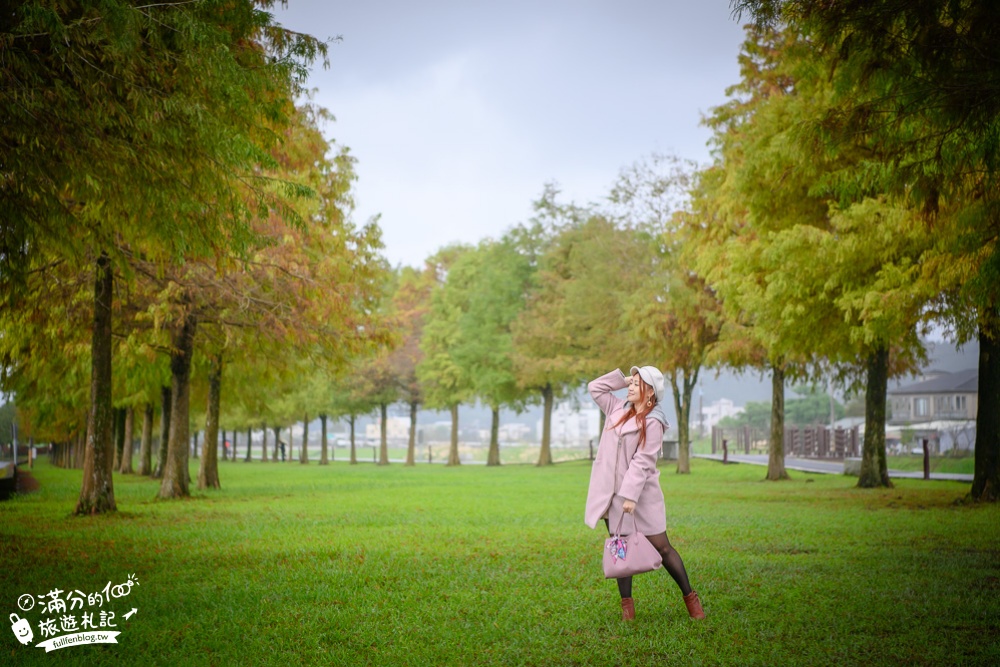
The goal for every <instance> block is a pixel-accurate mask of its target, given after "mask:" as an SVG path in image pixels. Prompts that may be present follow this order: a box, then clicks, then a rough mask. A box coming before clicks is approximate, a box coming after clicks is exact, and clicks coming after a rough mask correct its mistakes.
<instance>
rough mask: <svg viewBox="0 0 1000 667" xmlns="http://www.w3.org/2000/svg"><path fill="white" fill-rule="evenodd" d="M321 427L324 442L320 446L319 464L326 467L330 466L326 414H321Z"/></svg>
mask: <svg viewBox="0 0 1000 667" xmlns="http://www.w3.org/2000/svg"><path fill="white" fill-rule="evenodd" d="M319 427H320V437H322V438H323V442H322V443H321V444H320V447H319V464H320V465H321V466H325V465H329V463H330V458H329V451H327V449H328V443H327V435H326V413H320V415H319Z"/></svg>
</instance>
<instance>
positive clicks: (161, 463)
mask: <svg viewBox="0 0 1000 667" xmlns="http://www.w3.org/2000/svg"><path fill="white" fill-rule="evenodd" d="M160 402H161V403H162V407H161V409H160V446H159V448H158V452H157V455H156V468H154V469H153V477H156V478H160V477H163V469H164V468H165V467H166V466H167V443H168V442H170V413H171V411H172V410H171V408H172V407H173V397H172V396H171V393H170V387H160Z"/></svg>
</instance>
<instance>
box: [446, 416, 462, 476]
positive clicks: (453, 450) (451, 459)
mask: <svg viewBox="0 0 1000 667" xmlns="http://www.w3.org/2000/svg"><path fill="white" fill-rule="evenodd" d="M461 463H462V459H461V458H459V456H458V403H455V404H454V405H452V406H451V446H450V447H449V448H448V465H450V466H457V465H461Z"/></svg>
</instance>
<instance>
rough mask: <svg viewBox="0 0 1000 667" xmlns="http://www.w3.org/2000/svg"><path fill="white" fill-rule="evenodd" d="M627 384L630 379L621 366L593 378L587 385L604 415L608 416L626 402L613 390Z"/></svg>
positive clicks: (622, 387)
mask: <svg viewBox="0 0 1000 667" xmlns="http://www.w3.org/2000/svg"><path fill="white" fill-rule="evenodd" d="M627 386H628V380H627V379H626V378H625V374H624V373H622V371H621V369H620V368H616V369H615V370H613V371H611V372H610V373H607V374H605V375H602V376H601V377H599V378H597V379H596V380H591V382H590V384H588V385H587V390H588V391H589V392H590V397H591V398H593V399H594V402H595V403H597V406H598V407H599V408H601V411H602V412H604V415H605V416H608V415H610V414H611V411H612V410H614V409H615V408H616V407H618V406H619V405H621V404H622V403H624V402H625V401H623V400H622V399H620V398H618V397H617V396H615V395H613V394H612V393H611V392H613V391H616V390H618V389H624V388H625V387H627Z"/></svg>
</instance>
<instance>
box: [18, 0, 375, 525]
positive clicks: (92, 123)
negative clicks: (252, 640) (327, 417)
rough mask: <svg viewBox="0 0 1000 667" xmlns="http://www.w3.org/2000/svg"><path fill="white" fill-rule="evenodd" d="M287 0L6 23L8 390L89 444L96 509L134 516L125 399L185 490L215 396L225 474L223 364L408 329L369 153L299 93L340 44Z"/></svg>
mask: <svg viewBox="0 0 1000 667" xmlns="http://www.w3.org/2000/svg"><path fill="white" fill-rule="evenodd" d="M272 4H273V3H272V2H271V0H255V1H251V0H236V1H233V0H225V1H219V2H216V1H213V0H206V1H205V2H197V3H191V2H163V3H153V4H142V3H133V2H126V1H122V0H102V2H80V3H68V4H67V3H52V2H47V1H45V0H22V1H19V2H15V3H11V5H10V6H9V7H8V8H7V9H5V10H4V13H3V15H2V16H0V47H2V49H3V58H2V59H0V71H2V76H3V86H2V87H0V110H2V111H0V115H2V116H3V118H4V123H3V125H2V126H0V146H2V150H3V154H2V156H0V219H2V221H3V222H2V224H3V233H2V236H0V238H2V247H0V281H2V292H0V294H2V299H3V307H2V309H0V318H2V328H0V331H2V337H0V352H2V355H3V357H2V358H3V374H4V375H3V383H4V389H5V390H7V391H11V392H13V393H14V394H15V395H16V399H17V405H18V409H19V412H20V413H21V418H22V420H23V421H24V422H25V423H26V425H27V426H28V428H26V429H25V430H24V433H23V435H24V436H33V437H34V438H35V439H36V440H51V441H60V442H68V441H80V440H82V441H83V443H82V447H81V450H80V456H81V458H82V465H83V469H84V475H83V483H82V488H81V493H80V499H79V502H78V505H77V510H76V511H77V512H78V513H99V512H105V511H109V510H114V509H115V500H114V490H113V483H112V475H111V470H112V466H113V463H114V451H115V450H114V447H113V443H112V432H113V420H114V416H113V415H114V408H115V407H116V406H117V407H119V408H122V409H124V410H125V415H126V417H125V418H126V420H127V421H126V423H127V424H129V425H132V423H133V413H134V412H136V411H137V412H138V413H139V414H142V415H143V417H142V419H143V427H142V432H143V434H144V435H143V443H144V449H143V451H142V455H141V456H140V463H139V469H140V471H141V472H146V473H150V474H155V475H157V476H158V477H160V478H162V483H161V486H160V496H161V497H177V496H184V495H187V494H188V492H189V487H188V485H189V479H188V465H187V456H188V441H189V425H190V416H191V415H190V405H191V401H192V399H194V400H196V401H197V402H201V401H204V402H201V404H202V405H208V409H207V413H208V418H207V422H206V428H205V452H206V456H204V457H202V462H201V466H202V469H201V473H200V474H199V480H198V483H199V486H202V487H205V486H208V487H210V486H217V485H218V473H217V469H216V467H215V451H216V447H215V445H216V439H217V431H218V414H219V408H218V406H219V396H220V387H221V378H222V377H223V374H224V373H225V374H226V377H227V379H228V380H229V381H231V382H234V383H246V384H259V383H261V382H262V381H266V379H267V378H272V377H273V378H276V379H279V380H280V379H282V378H286V377H288V376H290V375H291V374H293V373H294V370H295V368H296V367H297V366H302V365H303V364H305V363H306V361H307V360H309V361H311V362H312V363H311V365H322V366H323V367H324V368H325V369H326V370H327V371H328V372H329V373H331V374H333V373H336V372H340V371H342V370H343V369H345V368H346V367H347V366H348V360H349V359H352V358H353V357H354V356H356V355H357V354H360V353H363V352H364V351H365V350H368V349H373V348H375V347H377V346H378V345H380V344H384V343H385V342H387V341H388V340H389V339H390V334H389V332H388V330H387V328H386V327H385V326H384V325H383V324H382V323H381V321H380V320H379V317H378V315H377V304H378V297H379V290H380V289H381V285H382V283H383V279H382V276H383V274H384V273H385V266H384V261H383V260H382V259H381V258H380V257H379V256H378V254H377V251H378V248H379V247H380V239H379V230H378V227H377V225H375V224H368V225H363V226H361V227H357V226H355V225H354V224H353V223H352V222H351V221H350V220H349V217H348V213H349V211H350V208H351V200H350V183H351V181H352V180H353V178H354V176H353V167H352V162H353V159H352V158H351V156H350V155H349V154H348V153H347V151H346V150H345V149H341V148H338V147H336V146H333V145H331V144H330V143H329V142H328V141H327V140H326V139H324V137H323V134H322V132H321V123H322V122H323V121H324V118H325V113H324V112H323V111H322V110H320V109H316V108H315V107H313V106H312V105H310V104H309V103H308V97H307V96H306V92H307V91H304V90H303V89H302V87H301V82H302V81H303V80H304V75H305V73H306V71H307V70H306V68H307V66H308V65H309V64H310V63H311V62H313V61H314V60H315V59H317V58H325V53H326V45H325V44H323V43H321V42H318V41H316V40H315V39H313V38H311V37H308V36H304V35H300V34H296V33H292V32H289V31H286V30H284V29H282V28H281V27H280V26H279V25H277V24H276V23H275V22H274V20H273V18H272V16H271V15H270V14H269V13H268V11H267V10H268V9H269V8H270V7H271V5H272ZM296 101H298V103H296ZM233 360H238V363H237V364H231V363H230V362H232V361H233ZM204 377H207V378H208V382H207V383H206V385H207V386H206V387H204V388H202V387H201V386H200V384H199V383H192V378H204ZM199 392H207V395H208V397H207V398H205V397H204V396H199ZM257 399H258V400H260V401H264V400H266V395H265V394H264V393H263V392H260V393H259V395H258V396H257ZM247 400H251V399H250V398H249V397H248V398H247ZM154 404H159V405H162V415H161V422H162V430H161V446H160V449H159V451H158V452H150V451H149V442H150V440H151V438H150V437H149V434H150V432H151V430H152V420H153V410H152V406H153V405H154ZM125 431H130V432H131V431H132V429H131V428H129V427H126V426H125V425H124V424H123V425H122V428H120V429H119V433H124V432H125ZM129 451H131V448H129ZM150 459H152V460H150Z"/></svg>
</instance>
